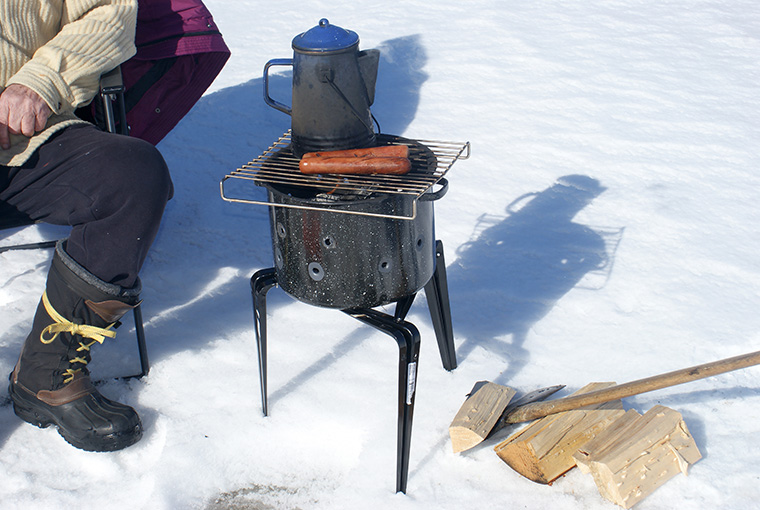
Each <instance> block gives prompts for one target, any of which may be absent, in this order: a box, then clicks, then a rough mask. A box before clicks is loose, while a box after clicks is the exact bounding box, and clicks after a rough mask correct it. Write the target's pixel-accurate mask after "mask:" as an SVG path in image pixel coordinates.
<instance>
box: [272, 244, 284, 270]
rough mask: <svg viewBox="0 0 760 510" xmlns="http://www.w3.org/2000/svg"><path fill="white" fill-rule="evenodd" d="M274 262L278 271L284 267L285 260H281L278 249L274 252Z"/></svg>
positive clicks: (280, 253)
mask: <svg viewBox="0 0 760 510" xmlns="http://www.w3.org/2000/svg"><path fill="white" fill-rule="evenodd" d="M274 262H275V264H277V268H278V269H282V267H283V266H284V265H285V259H284V258H282V252H281V251H280V249H279V248H277V249H276V250H275V252H274Z"/></svg>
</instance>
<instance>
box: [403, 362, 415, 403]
mask: <svg viewBox="0 0 760 510" xmlns="http://www.w3.org/2000/svg"><path fill="white" fill-rule="evenodd" d="M408 367H409V372H408V374H407V381H408V382H407V383H406V405H412V397H413V396H414V390H415V387H416V386H417V362H416V361H415V362H414V363H409V365H408Z"/></svg>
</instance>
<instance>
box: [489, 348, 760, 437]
mask: <svg viewBox="0 0 760 510" xmlns="http://www.w3.org/2000/svg"><path fill="white" fill-rule="evenodd" d="M758 364H760V351H756V352H750V353H749V354H742V355H741V356H734V357H733V358H726V359H722V360H719V361H713V362H711V363H704V364H702V365H696V366H693V367H690V368H684V369H682V370H675V371H673V372H668V373H666V374H660V375H655V376H652V377H647V378H644V379H638V380H636V381H631V382H629V383H625V384H620V385H617V386H614V387H611V388H605V389H603V390H599V391H596V392H593V393H589V394H587V395H582V396H571V397H565V398H560V399H557V400H552V401H549V402H534V403H532V404H526V405H524V406H520V407H518V408H516V409H514V410H513V411H511V412H509V413H507V415H506V416H505V417H504V418H503V420H504V422H505V423H521V422H524V421H531V420H535V419H536V418H542V417H544V416H548V415H550V414H554V413H560V412H563V411H569V410H570V409H578V408H579V407H582V406H587V405H591V404H599V403H602V402H609V401H611V400H616V399H621V398H625V397H631V396H633V395H639V394H641V393H646V392H648V391H654V390H659V389H662V388H667V387H669V386H675V385H677V384H683V383H687V382H691V381H696V380H698V379H704V378H705V377H712V376H714V375H718V374H723V373H726V372H731V371H733V370H739V369H741V368H747V367H751V366H754V365H758Z"/></svg>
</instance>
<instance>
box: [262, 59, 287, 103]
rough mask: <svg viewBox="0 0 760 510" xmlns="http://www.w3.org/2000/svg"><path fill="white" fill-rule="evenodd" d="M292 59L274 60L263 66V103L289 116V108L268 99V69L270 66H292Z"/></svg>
mask: <svg viewBox="0 0 760 510" xmlns="http://www.w3.org/2000/svg"><path fill="white" fill-rule="evenodd" d="M292 65H293V59H292V58H274V59H272V60H270V61H269V62H267V63H266V64H265V65H264V102H265V103H266V104H268V105H269V106H271V107H272V108H274V109H276V110H280V111H281V112H283V113H287V114H288V115H290V114H291V112H292V109H291V107H290V106H287V105H284V104H282V103H280V102H279V101H275V100H274V99H272V98H271V97H269V68H270V67H272V66H292Z"/></svg>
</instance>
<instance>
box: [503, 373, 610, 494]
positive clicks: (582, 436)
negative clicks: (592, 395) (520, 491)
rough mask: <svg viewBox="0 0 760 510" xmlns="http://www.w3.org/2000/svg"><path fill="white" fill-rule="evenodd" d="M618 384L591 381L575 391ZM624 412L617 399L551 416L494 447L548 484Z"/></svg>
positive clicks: (532, 477) (516, 467)
mask: <svg viewBox="0 0 760 510" xmlns="http://www.w3.org/2000/svg"><path fill="white" fill-rule="evenodd" d="M614 384H615V383H612V382H605V383H591V384H587V385H586V386H584V387H583V388H581V389H580V390H578V391H577V392H576V393H574V395H579V394H582V393H584V392H589V391H595V390H598V389H601V388H606V387H609V386H613V385H614ZM624 413H625V411H623V403H622V402H621V401H620V400H617V401H614V402H606V403H603V404H596V405H593V406H587V407H584V408H581V409H576V410H573V411H567V412H564V413H559V414H554V415H552V416H547V417H545V418H542V419H540V420H537V421H536V422H534V423H532V424H530V425H529V426H528V427H526V428H525V429H523V430H521V431H520V432H518V433H516V434H513V435H512V436H511V437H509V438H507V439H506V440H505V441H502V442H501V443H499V444H498V445H496V447H495V448H494V451H495V452H496V454H497V455H498V456H499V457H500V458H501V460H503V461H504V462H506V463H507V464H508V465H509V466H510V467H511V468H512V469H514V470H515V471H517V472H518V473H520V474H521V475H523V476H524V477H526V478H528V479H529V480H533V481H534V482H538V483H543V484H548V483H551V482H553V481H554V480H556V479H557V478H559V477H560V476H562V475H563V474H565V473H566V472H567V471H569V470H570V469H572V468H573V467H575V460H574V459H573V453H575V452H576V451H577V450H578V448H580V447H581V446H583V445H584V444H586V443H587V442H588V441H589V440H591V439H592V438H593V437H594V436H595V435H596V434H598V433H599V432H601V431H602V430H604V429H605V428H606V427H608V426H609V425H610V424H611V423H613V422H614V421H615V420H617V419H618V418H619V417H620V416H622V415H623V414H624Z"/></svg>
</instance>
